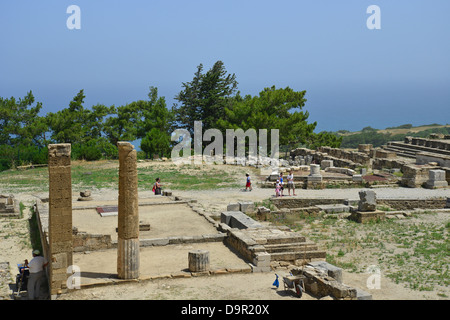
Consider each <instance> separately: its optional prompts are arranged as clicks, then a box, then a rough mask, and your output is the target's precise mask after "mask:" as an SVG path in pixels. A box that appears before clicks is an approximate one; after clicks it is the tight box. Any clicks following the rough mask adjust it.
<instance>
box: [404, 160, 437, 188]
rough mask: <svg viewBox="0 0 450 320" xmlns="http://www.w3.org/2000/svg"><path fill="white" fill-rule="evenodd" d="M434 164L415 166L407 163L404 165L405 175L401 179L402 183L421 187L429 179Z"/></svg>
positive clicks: (406, 185) (405, 185) (410, 186)
mask: <svg viewBox="0 0 450 320" xmlns="http://www.w3.org/2000/svg"><path fill="white" fill-rule="evenodd" d="M433 168H434V167H432V166H415V165H405V166H403V169H402V171H403V177H402V180H401V181H400V185H402V186H404V187H409V188H418V187H421V186H422V185H423V184H424V183H425V182H427V180H428V176H429V172H430V169H433Z"/></svg>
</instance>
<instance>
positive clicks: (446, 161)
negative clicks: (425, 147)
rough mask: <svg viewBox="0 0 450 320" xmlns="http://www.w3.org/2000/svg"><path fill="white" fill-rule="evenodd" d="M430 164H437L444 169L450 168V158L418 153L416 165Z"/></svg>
mask: <svg viewBox="0 0 450 320" xmlns="http://www.w3.org/2000/svg"><path fill="white" fill-rule="evenodd" d="M429 162H436V163H437V164H438V165H440V166H442V167H450V156H447V155H439V154H436V153H430V152H418V153H417V154H416V164H427V163H429Z"/></svg>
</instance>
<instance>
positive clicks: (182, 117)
mask: <svg viewBox="0 0 450 320" xmlns="http://www.w3.org/2000/svg"><path fill="white" fill-rule="evenodd" d="M237 84H238V82H237V81H236V76H235V75H234V74H227V71H226V69H225V67H224V64H223V62H222V61H217V62H216V63H215V64H214V66H213V67H212V68H211V69H210V70H209V71H207V72H206V73H203V65H202V64H200V65H199V66H198V67H197V72H196V73H195V75H194V79H193V80H192V81H191V82H185V83H183V84H182V86H183V90H182V91H180V92H179V93H178V95H177V96H176V97H175V99H176V100H178V101H179V103H181V105H180V106H176V109H175V116H176V121H177V122H178V125H179V126H180V127H181V128H185V129H187V130H189V132H191V134H193V133H194V122H195V121H202V122H203V126H204V129H205V130H207V129H210V128H215V126H216V123H217V121H218V120H219V119H222V118H223V117H225V113H226V111H225V108H226V107H227V106H229V105H230V103H231V101H232V100H233V96H232V95H233V94H234V93H235V92H236V90H237Z"/></svg>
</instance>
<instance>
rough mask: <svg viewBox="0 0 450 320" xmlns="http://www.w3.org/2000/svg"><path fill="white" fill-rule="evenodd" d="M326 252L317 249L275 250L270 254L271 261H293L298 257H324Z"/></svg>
mask: <svg viewBox="0 0 450 320" xmlns="http://www.w3.org/2000/svg"><path fill="white" fill-rule="evenodd" d="M325 258H326V252H325V251H319V250H312V251H293V252H275V253H271V254H270V260H271V261H295V260H298V259H325Z"/></svg>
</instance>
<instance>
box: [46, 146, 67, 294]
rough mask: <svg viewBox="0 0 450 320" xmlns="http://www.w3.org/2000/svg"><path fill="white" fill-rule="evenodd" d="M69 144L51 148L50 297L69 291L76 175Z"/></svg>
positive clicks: (49, 149) (49, 166) (49, 168)
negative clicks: (73, 193)
mask: <svg viewBox="0 0 450 320" xmlns="http://www.w3.org/2000/svg"><path fill="white" fill-rule="evenodd" d="M70 153H71V146H70V144H69V143H64V144H50V145H48V173H49V221H48V238H49V252H48V257H47V258H48V260H49V261H50V263H49V284H50V294H51V295H56V294H61V293H63V292H65V291H67V277H68V274H67V268H68V267H69V266H71V265H72V251H73V239H72V176H71V163H70Z"/></svg>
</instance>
